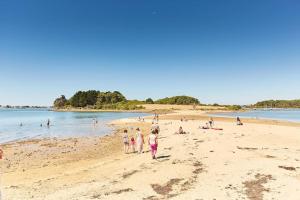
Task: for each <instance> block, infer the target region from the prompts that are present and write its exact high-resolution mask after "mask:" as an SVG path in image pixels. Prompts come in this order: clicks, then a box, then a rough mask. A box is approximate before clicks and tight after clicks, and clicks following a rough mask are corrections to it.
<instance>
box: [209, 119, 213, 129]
mask: <svg viewBox="0 0 300 200" xmlns="http://www.w3.org/2000/svg"><path fill="white" fill-rule="evenodd" d="M208 122H209V125H210V128H212V127H213V125H214V119H213V118H212V117H211V118H210V120H209V121H208Z"/></svg>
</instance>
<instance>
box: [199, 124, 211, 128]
mask: <svg viewBox="0 0 300 200" xmlns="http://www.w3.org/2000/svg"><path fill="white" fill-rule="evenodd" d="M199 128H201V129H209V125H208V123H206V124H205V126H202V127H199Z"/></svg>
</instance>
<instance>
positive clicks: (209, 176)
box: [1, 109, 300, 200]
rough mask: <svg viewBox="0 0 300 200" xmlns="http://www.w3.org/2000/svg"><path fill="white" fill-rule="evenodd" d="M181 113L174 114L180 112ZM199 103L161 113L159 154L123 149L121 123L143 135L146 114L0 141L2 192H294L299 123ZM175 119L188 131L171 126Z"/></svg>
mask: <svg viewBox="0 0 300 200" xmlns="http://www.w3.org/2000/svg"><path fill="white" fill-rule="evenodd" d="M181 118H183V119H186V121H183V122H182V121H181V120H180V119H181ZM208 119H209V117H208V116H206V115H205V113H204V112H203V111H199V110H196V111H193V110H188V109H182V110H174V112H172V113H169V114H164V115H160V121H159V126H160V129H161V132H160V134H159V146H158V157H157V159H156V160H153V159H152V158H151V155H150V152H149V148H148V145H145V152H144V153H143V154H136V153H130V154H124V153H123V146H122V136H121V135H122V131H123V130H124V128H126V129H128V130H129V135H130V136H131V135H134V134H135V131H134V130H135V128H136V127H140V128H141V130H142V132H143V133H144V134H145V135H147V134H148V133H149V132H150V127H151V121H152V117H148V118H146V119H145V122H139V121H138V120H137V119H122V120H117V121H113V122H112V125H114V126H115V127H116V131H115V132H114V133H113V134H109V135H107V136H104V137H82V138H68V139H58V138H52V139H42V140H27V141H19V142H13V143H9V144H5V145H2V148H3V150H4V152H5V154H4V159H3V160H2V161H1V184H2V185H1V186H2V195H3V199H5V200H6V199H7V200H17V199H18V200H21V199H22V200H25V199H34V200H58V199H60V200H87V199H144V200H154V199H195V200H196V199H198V200H200V199H203V200H206V199H211V200H212V199H250V200H262V199H295V200H296V199H299V196H300V173H299V170H300V156H299V155H300V147H299V143H300V135H299V124H297V123H289V122H278V121H270V120H244V119H243V122H244V126H236V124H235V121H234V119H230V118H221V117H220V118H214V121H215V127H217V128H222V129H223V130H213V129H209V130H203V129H199V126H203V125H205V123H206V122H207V120H208ZM179 126H182V127H183V129H184V131H186V132H187V134H184V135H178V134H174V133H175V132H176V131H178V128H179Z"/></svg>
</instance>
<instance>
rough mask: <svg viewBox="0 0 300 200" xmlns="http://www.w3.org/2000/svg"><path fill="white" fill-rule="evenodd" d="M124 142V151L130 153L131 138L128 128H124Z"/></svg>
mask: <svg viewBox="0 0 300 200" xmlns="http://www.w3.org/2000/svg"><path fill="white" fill-rule="evenodd" d="M123 144H124V153H128V150H129V139H128V133H127V130H126V129H125V130H124V134H123Z"/></svg>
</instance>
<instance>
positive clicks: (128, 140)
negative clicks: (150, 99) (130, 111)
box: [123, 114, 160, 159]
mask: <svg viewBox="0 0 300 200" xmlns="http://www.w3.org/2000/svg"><path fill="white" fill-rule="evenodd" d="M158 120H159V117H158V115H157V114H155V116H154V119H153V121H152V126H151V132H150V134H149V136H148V141H147V142H148V145H149V147H150V150H151V155H152V158H153V159H155V158H156V153H157V147H158V137H157V135H158V134H159V132H160V128H159V125H158ZM139 121H141V120H139ZM123 144H124V153H129V151H130V150H131V152H132V153H135V152H137V153H138V154H141V153H144V144H145V137H144V134H143V133H142V131H141V129H140V128H136V134H135V137H134V136H132V137H129V135H128V130H127V129H125V130H124V132H123Z"/></svg>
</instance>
